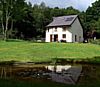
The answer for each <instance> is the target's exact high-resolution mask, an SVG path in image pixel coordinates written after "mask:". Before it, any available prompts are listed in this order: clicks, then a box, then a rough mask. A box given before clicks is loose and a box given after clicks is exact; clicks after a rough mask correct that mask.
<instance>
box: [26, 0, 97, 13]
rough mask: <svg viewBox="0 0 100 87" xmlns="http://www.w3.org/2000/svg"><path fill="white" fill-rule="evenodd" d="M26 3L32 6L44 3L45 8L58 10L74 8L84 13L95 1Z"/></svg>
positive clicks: (76, 0)
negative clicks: (56, 8)
mask: <svg viewBox="0 0 100 87" xmlns="http://www.w3.org/2000/svg"><path fill="white" fill-rule="evenodd" d="M26 1H27V2H31V3H32V4H33V5H34V4H40V3H41V2H44V3H45V4H46V6H49V7H52V8H53V7H59V8H67V7H69V6H72V7H74V8H75V9H78V10H80V11H86V9H87V8H88V7H89V6H91V5H92V3H93V2H95V1H96V0H26Z"/></svg>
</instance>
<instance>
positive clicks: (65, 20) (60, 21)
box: [47, 15, 78, 27]
mask: <svg viewBox="0 0 100 87" xmlns="http://www.w3.org/2000/svg"><path fill="white" fill-rule="evenodd" d="M77 16H78V15H69V16H59V17H54V18H53V21H52V22H51V23H50V24H49V25H47V27H56V26H69V25H72V23H73V22H74V20H75V19H76V18H77Z"/></svg>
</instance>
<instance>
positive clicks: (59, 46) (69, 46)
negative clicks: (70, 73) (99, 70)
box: [0, 41, 100, 62]
mask: <svg viewBox="0 0 100 87" xmlns="http://www.w3.org/2000/svg"><path fill="white" fill-rule="evenodd" d="M94 57H97V59H98V60H99V58H100V45H95V44H83V43H32V42H27V41H8V42H5V41H0V61H11V60H14V61H21V62H29V61H31V62H32V61H33V62H36V61H38V62H42V61H51V60H52V59H54V58H65V59H67V58H69V59H76V60H80V59H87V58H88V59H91V60H92V59H93V58H94Z"/></svg>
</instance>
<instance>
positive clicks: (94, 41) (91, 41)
mask: <svg viewBox="0 0 100 87" xmlns="http://www.w3.org/2000/svg"><path fill="white" fill-rule="evenodd" d="M89 42H90V43H92V44H98V45H100V39H96V40H91V39H90V40H89Z"/></svg>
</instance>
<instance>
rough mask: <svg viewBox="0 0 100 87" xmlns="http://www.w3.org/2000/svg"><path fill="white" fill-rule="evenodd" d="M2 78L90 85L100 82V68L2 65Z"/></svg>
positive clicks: (89, 65)
mask: <svg viewBox="0 0 100 87" xmlns="http://www.w3.org/2000/svg"><path fill="white" fill-rule="evenodd" d="M0 78H5V79H7V78H14V79H18V80H26V81H33V82H34V81H42V82H44V81H45V82H46V81H49V82H51V81H53V82H58V83H64V84H88V83H91V82H93V83H96V81H99V80H100V67H99V65H93V64H64V65H61V64H55V65H53V64H33V63H15V64H13V65H0Z"/></svg>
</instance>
